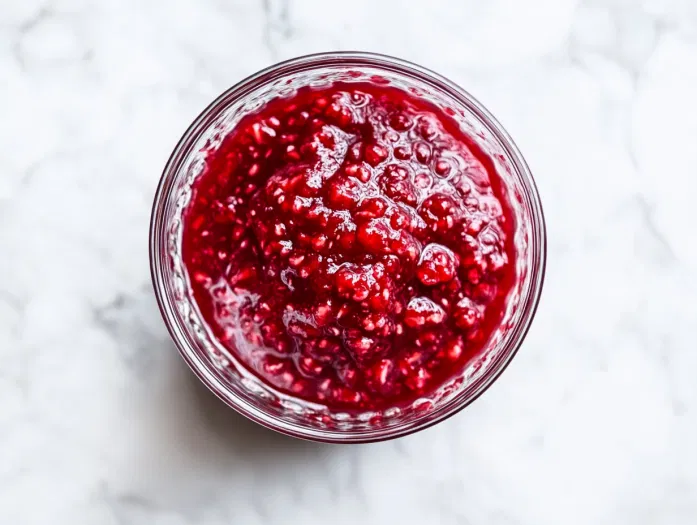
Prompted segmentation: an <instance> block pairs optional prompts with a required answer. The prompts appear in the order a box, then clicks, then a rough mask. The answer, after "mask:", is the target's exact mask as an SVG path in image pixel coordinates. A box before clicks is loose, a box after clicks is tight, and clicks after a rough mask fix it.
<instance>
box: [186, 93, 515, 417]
mask: <svg viewBox="0 0 697 525" xmlns="http://www.w3.org/2000/svg"><path fill="white" fill-rule="evenodd" d="M206 153H207V158H206V163H205V168H204V171H203V173H202V175H201V176H200V177H199V178H198V179H197V180H196V181H195V182H194V185H193V193H194V197H193V199H192V201H191V203H190V205H189V206H188V208H187V210H186V213H185V221H184V236H183V256H184V263H185V265H186V268H187V272H188V275H189V280H190V283H191V287H192V292H193V296H194V299H195V301H196V303H197V305H198V308H199V310H200V311H201V314H202V316H203V318H204V320H205V322H206V323H207V324H208V326H209V327H210V329H211V330H212V332H213V333H214V335H215V336H216V337H217V338H218V340H219V341H220V343H221V344H222V345H223V346H224V347H226V348H227V350H228V351H229V352H231V353H232V354H234V355H236V357H237V358H238V360H239V361H241V362H242V363H243V364H244V365H245V366H246V367H247V368H248V369H249V370H250V371H252V372H253V373H255V374H256V375H257V376H259V377H260V379H261V380H263V381H265V382H266V383H267V384H269V385H270V386H272V387H273V388H275V389H277V390H279V391H282V392H284V393H286V394H289V395H292V396H295V397H297V398H301V399H304V400H308V401H312V402H317V403H322V404H325V405H328V406H330V407H338V408H341V409H342V410H349V411H351V410H355V411H363V410H384V409H387V408H390V407H397V406H404V405H406V404H408V403H411V402H413V401H415V400H416V399H419V398H422V397H425V396H428V394H429V393H431V392H433V391H434V390H436V389H437V388H438V387H439V386H440V385H442V384H443V383H444V382H446V381H447V380H448V379H450V378H452V377H453V376H455V375H457V374H458V373H459V372H461V371H462V370H463V368H464V367H465V366H466V365H467V363H468V362H470V361H471V360H472V359H473V358H476V357H477V356H479V355H481V353H482V351H483V349H484V347H485V346H486V343H487V340H488V339H489V337H490V336H491V334H492V333H493V331H494V330H495V329H496V328H497V326H498V325H499V324H500V321H501V319H502V314H503V310H504V307H505V304H506V298H507V296H508V294H509V292H510V290H511V288H512V287H513V284H514V282H515V265H514V260H513V255H514V251H513V244H512V243H513V239H512V235H513V233H512V232H513V228H514V220H513V214H512V211H511V208H510V205H509V203H508V202H507V200H506V198H505V195H504V193H503V183H502V181H501V180H500V178H499V175H498V173H497V172H496V169H495V167H494V164H493V162H492V161H491V159H489V158H488V157H487V156H486V155H485V154H484V153H483V151H482V150H481V149H480V148H479V147H478V146H477V144H476V142H475V141H474V140H473V139H472V138H471V137H469V136H467V135H466V134H465V133H464V132H462V131H461V130H460V128H459V126H458V125H457V123H456V122H455V121H454V120H452V118H451V117H449V116H448V115H447V114H446V113H445V112H443V111H441V110H439V109H438V108H437V107H436V106H434V105H431V104H430V103H428V102H426V101H424V100H421V99H419V98H416V97H415V96H414V95H413V94H408V93H406V92H404V91H401V90H398V89H396V88H392V87H389V86H387V85H385V84H384V83H382V82H380V83H358V82H356V83H336V84H333V85H331V86H329V87H324V88H321V89H310V88H303V89H301V90H299V91H298V92H297V93H296V94H295V95H294V96H293V97H292V98H286V99H276V100H273V101H271V102H270V103H268V104H267V105H266V106H265V107H264V108H262V109H261V110H260V111H259V112H258V113H256V114H253V115H249V116H246V117H245V118H243V119H242V120H241V121H240V123H239V124H238V125H237V126H236V127H235V128H234V129H233V130H232V131H231V132H230V133H229V134H228V135H227V136H226V137H224V138H223V140H222V144H221V145H220V146H219V147H217V149H211V150H210V151H207V152H206Z"/></svg>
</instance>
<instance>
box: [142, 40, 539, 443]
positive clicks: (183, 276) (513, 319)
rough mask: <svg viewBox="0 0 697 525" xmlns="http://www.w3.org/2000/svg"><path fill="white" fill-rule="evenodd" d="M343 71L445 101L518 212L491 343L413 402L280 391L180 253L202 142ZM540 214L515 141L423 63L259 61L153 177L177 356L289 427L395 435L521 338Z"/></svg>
mask: <svg viewBox="0 0 697 525" xmlns="http://www.w3.org/2000/svg"><path fill="white" fill-rule="evenodd" d="M336 81H343V82H366V81H368V82H371V81H372V82H382V83H386V84H389V85H392V86H395V87H398V88H400V89H403V90H406V91H409V92H411V93H412V94H414V95H416V96H418V97H422V98H425V99H427V100H428V101H430V102H431V103H433V104H435V105H436V106H438V107H439V108H441V109H443V110H447V112H448V114H450V115H451V116H452V117H453V118H454V119H455V120H456V121H457V122H458V124H459V125H460V126H461V127H462V128H463V130H464V131H465V132H466V133H468V134H469V135H470V136H471V137H473V138H474V139H475V140H476V142H477V143H478V144H479V146H480V147H481V148H482V149H483V150H484V151H485V152H486V153H487V154H488V155H489V156H490V157H491V159H492V160H493V161H494V163H495V165H496V168H497V170H498V172H499V174H500V175H501V176H502V178H503V179H504V190H505V191H506V192H507V195H506V197H507V198H508V200H509V201H510V203H511V206H512V208H513V213H514V216H515V221H516V227H515V239H514V244H515V250H516V256H517V262H516V272H517V279H516V284H515V286H514V288H513V290H512V291H511V293H510V296H509V298H508V304H507V308H506V310H505V312H504V315H503V319H502V322H501V323H500V326H499V328H498V329H497V330H496V331H495V332H494V333H493V334H492V336H491V338H490V339H489V341H488V343H487V344H486V346H485V348H484V350H483V351H482V353H481V354H479V355H478V356H477V357H476V358H475V359H473V360H472V361H470V362H469V363H468V364H467V365H466V366H465V367H464V369H463V370H462V371H461V372H460V373H459V374H457V375H456V376H455V377H453V378H452V379H450V380H449V381H447V382H446V383H444V384H443V385H441V386H440V387H439V388H438V389H437V390H436V391H435V392H433V393H432V394H431V395H429V396H428V397H425V398H420V399H418V400H416V401H415V402H414V403H412V404H411V405H409V406H406V407H392V408H388V409H386V410H383V411H380V412H375V411H367V412H363V413H348V412H342V411H336V410H333V409H331V408H329V407H326V406H323V405H319V404H315V403H310V402H307V401H303V400H301V399H298V398H293V397H291V396H288V395H285V394H282V393H280V392H278V391H276V390H274V389H273V388H271V387H270V386H268V385H267V384H266V383H263V382H262V381H261V380H259V379H258V378H257V377H256V376H255V375H254V374H252V373H251V372H249V371H248V370H247V368H246V367H245V366H243V365H242V364H241V363H240V362H238V361H237V359H236V358H235V356H234V355H231V354H230V353H229V352H227V351H226V350H225V348H223V347H222V345H220V343H219V342H218V341H217V340H216V339H215V337H213V336H212V334H211V332H210V331H209V329H208V327H207V326H206V324H205V322H204V321H203V319H202V317H201V314H200V312H199V310H198V308H197V306H196V303H195V301H194V300H193V297H192V293H191V286H190V284H189V278H188V276H187V271H186V268H185V267H184V264H183V261H182V255H181V253H182V215H183V212H184V210H185V209H186V207H187V204H188V203H189V200H190V198H191V193H192V192H191V186H192V183H193V182H194V180H195V179H196V178H197V176H199V175H200V173H201V172H202V168H203V166H204V156H205V153H204V151H205V149H206V148H209V149H210V147H211V144H213V147H215V146H216V145H219V144H220V141H221V139H222V137H224V136H225V134H226V133H227V132H229V131H230V130H231V129H232V128H234V127H235V125H236V124H237V122H239V120H240V119H241V118H242V117H243V116H245V115H247V114H249V113H253V112H256V111H257V110H259V109H260V108H261V107H262V106H263V105H264V104H265V103H266V102H268V101H269V100H270V99H273V98H276V97H289V96H292V95H293V94H294V93H295V91H296V90H297V89H298V88H300V87H302V86H307V85H310V86H317V87H320V86H323V85H328V84H331V83H333V82H336ZM545 258H546V240H545V224H544V217H543V213H542V208H541V205H540V198H539V195H538V193H537V189H536V187H535V183H534V181H533V178H532V175H531V173H530V170H529V169H528V166H527V165H526V163H525V161H524V160H523V157H522V156H521V154H520V152H519V151H518V148H517V147H516V146H515V144H514V143H513V140H512V139H511V138H510V137H509V136H508V133H506V131H505V130H504V129H503V127H502V126H501V125H500V124H499V123H498V122H497V121H496V120H495V119H494V117H493V116H492V115H491V114H490V113H489V112H488V111H487V110H486V109H485V108H484V107H483V106H482V105H481V104H480V103H479V102H477V101H476V100H475V99H474V98H473V97H472V96H471V95H470V94H468V93H467V92H466V91H464V90H463V89H462V88H460V87H459V86H457V85H456V84H454V83H453V82H451V81H449V80H448V79H446V78H444V77H442V76H440V75H438V74H436V73H433V72H432V71H429V70H427V69H425V68H423V67H420V66H418V65H415V64H412V63H409V62H406V61H404V60H399V59H396V58H392V57H387V56H383V55H377V54H372V53H357V52H346V53H338V52H337V53H321V54H316V55H310V56H305V57H300V58H295V59H292V60H288V61H286V62H282V63H280V64H276V65H274V66H271V67H269V68H267V69H264V70H263V71H260V72H258V73H256V74H254V75H252V76H250V77H248V78H247V79H245V80H243V81H242V82H240V83H239V84H237V85H235V86H233V87H232V88H230V89H228V90H227V91H226V92H225V93H223V94H222V95H220V96H219V97H218V98H217V99H216V100H215V101H214V102H213V103H212V104H211V105H210V106H208V108H206V109H205V110H204V111H203V113H201V115H199V117H198V118H197V119H196V120H195V121H194V122H193V124H192V125H191V126H190V127H189V129H188V130H187V131H186V132H185V133H184V136H183V137H182V138H181V140H180V141H179V143H178V144H177V146H176V148H175V149H174V152H173V153H172V155H171V157H170V159H169V161H168V162H167V165H166V167H165V169H164V173H163V174H162V178H161V180H160V184H159V186H158V188H157V193H156V195H155V200H154V204H153V210H152V219H151V226H150V267H151V272H152V281H153V286H154V289H155V294H156V296H157V301H158V303H159V306H160V309H161V311H162V316H163V318H164V321H165V323H166V325H167V328H168V330H169V332H170V334H171V336H172V339H173V340H174V342H175V343H176V345H177V347H178V349H179V351H180V352H181V355H182V356H183V358H184V359H185V361H186V362H187V363H188V365H189V366H190V367H191V369H192V370H193V371H194V372H195V373H196V375H197V376H198V377H199V378H200V379H201V381H203V383H205V384H206V386H208V388H210V390H211V391H212V392H213V393H215V394H216V395H217V396H218V397H219V398H220V399H222V400H223V401H224V402H225V403H227V404H228V405H229V406H230V407H232V408H234V409H235V410H237V411H238V412H239V413H241V414H243V415H245V416H247V417H248V418H250V419H252V420H253V421H256V422H257V423H260V424H262V425H264V426H266V427H268V428H271V429H273V430H276V431H279V432H282V433H284V434H287V435H290V436H294V437H298V438H304V439H310V440H315V441H323V442H333V443H363V442H371V441H380V440H385V439H391V438H396V437H399V436H403V435H406V434H410V433H412V432H416V431H417V430H421V429H424V428H426V427H429V426H431V425H434V424H435V423H438V422H439V421H442V420H444V419H446V418H447V417H450V416H452V415H453V414H455V413H456V412H458V411H459V410H461V409H462V408H464V407H465V406H467V405H468V404H469V403H471V402H472V401H473V400H475V399H476V398H477V397H478V396H479V395H481V394H482V392H484V391H485V390H486V389H487V388H488V387H489V386H490V385H491V384H492V383H493V382H494V381H495V380H496V378H497V377H498V376H499V375H500V374H501V372H502V371H503V370H504V369H505V368H506V366H507V365H508V363H510V361H511V359H512V358H513V356H514V355H515V354H516V352H517V350H518V348H520V346H521V344H522V342H523V339H524V338H525V335H526V333H527V331H528V328H529V327H530V323H531V321H532V319H533V317H534V314H535V310H536V307H537V304H538V301H539V298H540V292H541V289H542V283H543V279H544V271H545Z"/></svg>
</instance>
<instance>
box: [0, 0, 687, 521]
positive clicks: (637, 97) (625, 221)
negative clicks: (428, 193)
mask: <svg viewBox="0 0 697 525" xmlns="http://www.w3.org/2000/svg"><path fill="white" fill-rule="evenodd" d="M330 49H362V50H372V51H380V52H385V53H388V54H393V55H397V56H401V57H403V58H407V59H411V60H413V61H416V62H418V63H421V64H423V65H425V66H428V67H430V68H432V69H435V70H437V71H439V72H441V73H443V74H445V75H447V76H449V77H451V78H452V79H453V80H455V81H457V82H458V83H460V84H461V85H463V86H465V87H466V88H467V89H468V90H469V91H471V92H472V93H473V94H474V95H475V96H476V97H478V98H479V99H480V100H481V101H482V102H483V103H484V104H485V105H487V106H488V107H489V108H490V109H491V110H492V111H493V113H494V114H496V115H497V116H498V117H499V119H500V120H501V121H502V122H503V124H504V125H505V126H506V127H507V129H508V130H509V131H510V132H511V134H512V135H513V137H514V138H515V140H516V141H517V143H518V145H519V146H520V148H521V150H522V151H523V153H524V155H525V156H526V158H527V159H528V161H529V163H530V165H531V168H532V170H533V172H534V174H535V176H536V179H537V182H538V184H539V188H540V192H541V195H542V198H543V203H544V205H545V211H546V215H547V221H548V229H549V257H548V262H549V264H548V275H547V281H546V288H545V291H544V294H543V298H542V302H541V306H540V310H539V313H538V314H537V318H536V321H535V323H534V324H533V328H532V330H531V332H530V334H529V337H528V339H527V341H526V342H525V345H524V348H523V349H522V351H521V352H520V353H519V354H518V356H517V357H516V359H515V360H514V361H513V364H512V365H511V366H510V367H509V368H508V370H507V371H506V372H505V373H504V375H503V376H502V377H501V378H500V380H499V381H498V382H497V383H496V385H495V386H494V387H493V388H491V389H490V390H489V391H488V392H487V393H486V394H485V395H484V396H483V397H482V398H481V399H479V400H478V401H477V402H476V403H475V404H474V405H472V406H471V407H470V408H469V409H467V410H466V411H464V412H462V413H461V414H459V415H458V416H456V417H454V418H452V419H450V420H448V421H446V422H444V423H442V424H440V425H437V426H436V427H434V428H432V429H429V430H427V431H424V432H422V433H419V434H416V435H413V436H410V437H407V438H404V439H400V440H397V441H393V442H387V443H382V444H373V445H359V446H343V447H342V446H322V445H316V444H310V443H305V442H300V441H296V440H292V439H290V438H285V437H283V436H280V435H277V434H274V433H272V432H270V431H267V430H264V429H262V428H261V427H258V426H256V425H254V424H252V423H250V422H247V421H246V420H244V419H243V418H241V417H240V416H237V415H236V414H235V413H233V412H232V411H231V410H228V409H227V408H226V407H224V406H223V405H222V404H221V403H220V402H219V401H218V400H216V399H215V398H214V397H213V396H212V395H211V394H209V393H208V392H207V390H205V388H204V387H202V386H201V385H199V384H198V382H197V381H196V380H195V379H194V378H193V377H192V374H191V373H190V372H189V371H188V369H186V367H185V365H184V363H183V362H182V361H181V359H180V358H179V356H178V354H177V353H176V351H175V350H174V348H173V345H172V344H171V343H170V340H169V338H168V335H167V333H166V330H165V328H164V325H163V323H162V321H161V319H160V315H159V311H158V309H157V307H156V305H155V302H154V298H153V294H152V291H151V287H150V280H149V270H148V254H147V229H148V222H149V213H150V206H151V199H152V196H153V193H154V190H155V187H156V185H157V182H158V178H159V174H160V172H161V169H162V168H163V166H164V163H165V161H166V159H167V157H168V155H169V153H170V151H171V150H172V148H173V146H174V144H175V143H176V141H177V140H178V138H179V137H180V135H181V133H182V132H183V130H184V129H185V128H186V127H187V126H188V124H189V123H190V122H191V120H192V119H193V118H194V117H195V116H196V115H197V114H198V113H199V111H201V110H202V108H203V107H205V105H207V103H208V102H209V101H211V100H212V98H213V97H214V96H216V95H217V94H218V93H219V92H221V91H222V90H224V89H225V88H227V87H228V86H229V85H231V84H233V83H235V82H236V81H238V80H239V79H241V78H242V77H243V76H246V75H247V74H250V73H252V72H254V71H256V70H258V69H260V68H262V67H264V66H267V65H269V64H271V63H273V62H275V61H278V60H281V59H284V58H289V57H291V56H295V55H300V54H305V53H309V52H315V51H322V50H330ZM696 94H697V2H695V1H694V0H581V1H576V0H536V1H532V0H531V1H526V2H522V1H519V0H489V1H488V2H482V1H480V0H460V1H458V0H451V1H440V0H429V1H428V2H400V1H380V2H376V1H369V0H352V1H351V2H325V1H321V0H265V1H262V0H176V1H174V0H173V1H171V2H156V1H155V0H149V1H143V0H104V1H100V2H94V1H89V0H22V1H14V0H3V1H0V144H2V148H1V149H0V358H1V359H2V365H1V366H0V523H2V524H3V525H4V524H8V525H9V524H12V525H25V524H27V525H34V524H36V525H45V524H47V523H52V524H70V525H81V524H87V525H93V524H99V525H101V524H105V525H146V524H147V525H194V524H195V525H222V524H226V525H227V524H235V525H268V524H303V525H319V524H326V523H331V524H336V525H343V524H347V525H348V524H351V525H353V524H356V523H366V524H367V523H376V524H377V523H400V524H405V525H411V524H421V523H438V524H442V525H468V524H487V525H557V524H559V523H563V524H565V525H588V524H594V525H605V524H607V525H625V524H626V525H649V524H661V525H694V524H695V523H697V447H696V446H695V443H697V380H696V377H695V374H696V373H697V343H696V341H697V238H696V237H695V233H694V231H695V227H696V226H697V204H696V202H697V96H696Z"/></svg>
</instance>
